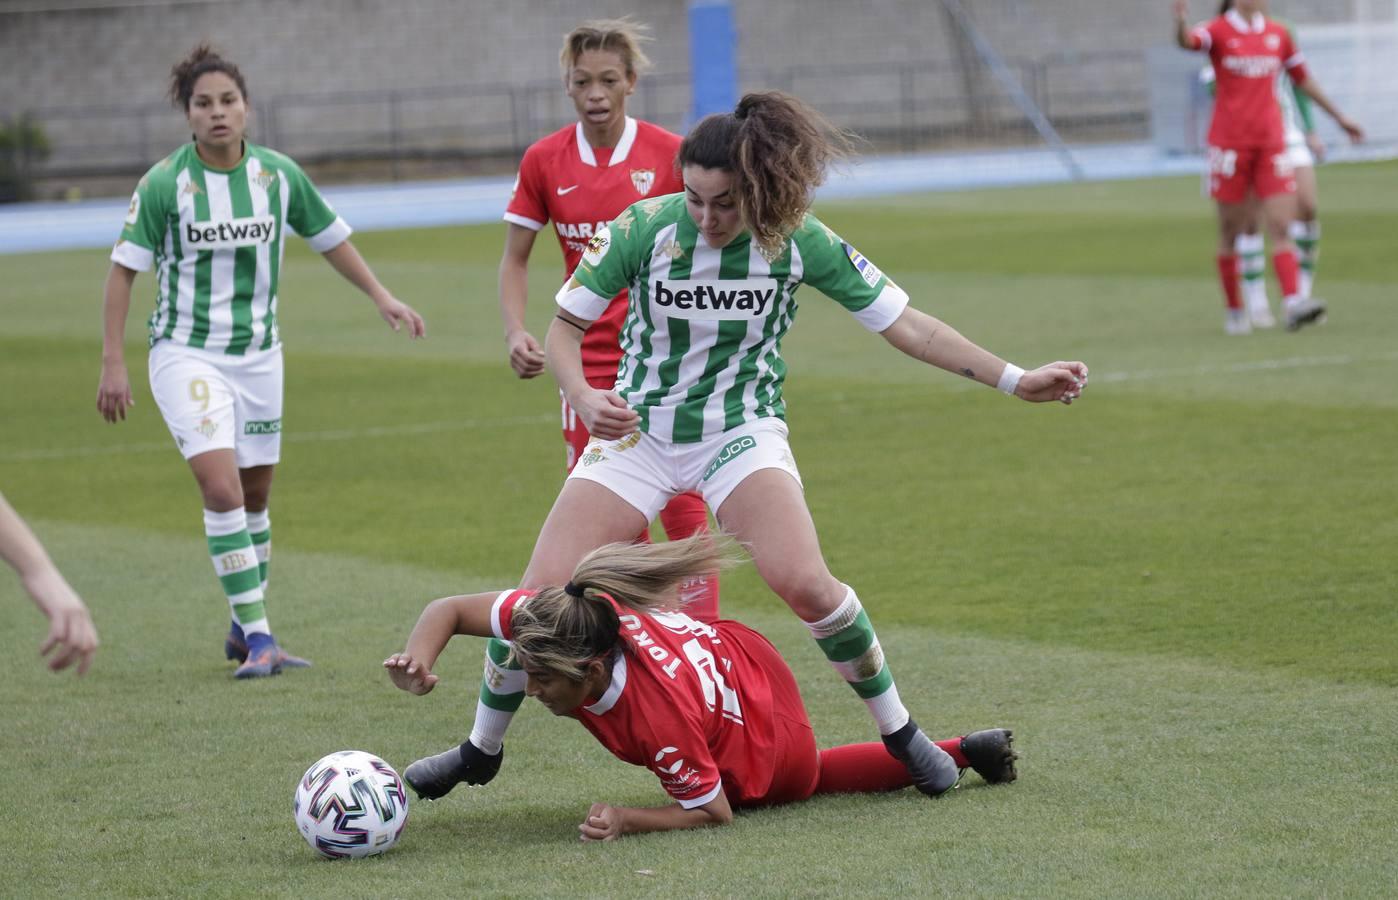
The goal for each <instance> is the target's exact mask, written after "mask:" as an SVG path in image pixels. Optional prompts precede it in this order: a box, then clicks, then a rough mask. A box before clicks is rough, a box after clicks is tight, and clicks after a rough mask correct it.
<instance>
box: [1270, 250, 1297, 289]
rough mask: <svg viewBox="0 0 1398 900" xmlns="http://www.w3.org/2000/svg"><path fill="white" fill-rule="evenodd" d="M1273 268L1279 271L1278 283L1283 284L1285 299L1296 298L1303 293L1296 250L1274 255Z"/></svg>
mask: <svg viewBox="0 0 1398 900" xmlns="http://www.w3.org/2000/svg"><path fill="white" fill-rule="evenodd" d="M1272 268H1274V269H1276V270H1277V281H1279V282H1281V289H1282V296H1283V297H1294V296H1296V295H1297V294H1299V293H1300V292H1301V287H1300V275H1299V269H1300V267H1299V266H1298V265H1297V263H1296V251H1295V250H1283V251H1282V252H1281V253H1273V254H1272Z"/></svg>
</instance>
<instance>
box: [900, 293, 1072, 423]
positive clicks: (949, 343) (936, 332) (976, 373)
mask: <svg viewBox="0 0 1398 900" xmlns="http://www.w3.org/2000/svg"><path fill="white" fill-rule="evenodd" d="M883 337H884V340H886V341H888V342H889V343H890V344H892V345H893V346H894V347H896V348H898V349H899V350H901V351H902V352H903V353H906V354H907V355H908V356H911V357H912V358H913V359H916V360H920V361H922V362H925V363H927V364H928V365H933V366H936V367H937V368H939V369H945V370H947V371H948V372H955V373H957V374H958V375H963V376H965V377H966V378H969V379H971V380H972V381H978V382H980V383H981V384H984V385H988V386H991V387H998V388H999V389H1000V390H1002V391H1005V392H1006V393H1010V394H1014V396H1016V397H1019V398H1020V399H1022V400H1028V401H1030V402H1031V403H1043V402H1045V401H1049V400H1058V401H1060V402H1062V403H1072V402H1073V401H1074V400H1076V399H1077V398H1078V397H1080V396H1082V392H1083V389H1084V388H1086V387H1087V366H1085V365H1083V364H1082V363H1080V362H1055V363H1049V364H1048V365H1046V366H1041V367H1040V368H1038V369H1034V370H1033V371H1031V372H1024V371H1023V370H1021V369H1019V367H1018V366H1010V365H1009V364H1008V363H1006V362H1005V361H1004V360H1003V359H1001V358H1000V357H998V356H996V355H995V354H993V353H991V352H990V351H988V350H984V349H982V348H981V347H979V346H977V345H976V344H974V343H972V342H971V341H969V340H967V339H966V338H965V337H963V336H962V335H961V334H960V332H958V331H957V330H956V329H955V328H952V327H951V326H950V325H948V324H946V323H945V322H943V321H941V320H940V319H937V318H934V317H932V316H929V315H928V314H927V313H925V312H922V311H921V310H918V309H914V308H913V307H911V306H909V307H907V308H905V309H904V310H903V313H902V315H900V316H899V317H898V318H897V320H895V321H894V323H893V324H892V325H890V326H889V327H888V328H887V329H885V330H884V331H883Z"/></svg>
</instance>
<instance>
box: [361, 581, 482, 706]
mask: <svg viewBox="0 0 1398 900" xmlns="http://www.w3.org/2000/svg"><path fill="white" fill-rule="evenodd" d="M499 595H500V593H499V591H492V592H490V593H485V594H465V595H458V596H455V597H442V598H440V599H438V600H433V601H432V602H431V603H429V604H427V608H426V609H424V610H423V611H422V615H420V616H418V619H417V624H416V625H414V626H413V632H412V634H410V635H408V646H407V647H406V648H404V650H403V652H401V653H395V654H393V655H392V656H390V657H389V658H388V659H386V660H384V661H383V667H384V668H385V669H387V670H388V677H389V678H391V679H392V680H393V683H394V685H395V686H397V687H398V688H400V689H401V690H405V691H408V692H409V693H412V694H425V693H427V692H428V691H430V690H432V688H434V687H435V686H436V685H437V680H438V679H437V676H436V675H434V674H432V667H433V666H434V665H436V664H437V657H438V656H441V655H442V650H443V649H444V648H445V647H446V646H447V641H449V640H451V638H452V635H457V634H473V635H475V636H477V637H493V636H494V632H492V631H491V629H490V609H491V607H492V606H493V605H494V604H495V598H496V597H498V596H499Z"/></svg>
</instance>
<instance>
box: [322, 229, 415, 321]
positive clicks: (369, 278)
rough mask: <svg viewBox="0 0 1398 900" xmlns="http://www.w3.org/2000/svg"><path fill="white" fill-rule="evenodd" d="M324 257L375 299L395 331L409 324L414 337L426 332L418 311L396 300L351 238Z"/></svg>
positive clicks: (380, 311) (347, 279)
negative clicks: (380, 281) (375, 275)
mask: <svg viewBox="0 0 1398 900" xmlns="http://www.w3.org/2000/svg"><path fill="white" fill-rule="evenodd" d="M323 255H324V256H325V261H326V262H328V263H330V267H331V268H333V269H334V270H335V271H336V272H339V273H340V274H341V275H342V276H343V277H344V279H345V280H346V281H348V282H349V283H350V284H352V285H354V286H355V287H357V288H359V289H360V290H361V291H363V292H364V293H365V294H367V295H368V296H369V299H370V300H373V301H374V306H376V307H378V310H379V315H381V316H383V320H384V321H385V322H387V323H388V324H389V325H391V326H392V327H393V330H394V331H398V330H399V329H400V328H402V327H403V326H404V325H407V326H408V334H409V335H410V336H412V337H415V338H420V337H422V336H423V335H425V334H426V333H427V326H426V325H424V324H423V321H422V316H420V315H418V314H417V311H416V310H414V309H413V308H412V307H411V306H409V305H408V304H406V303H404V302H403V301H402V300H399V299H398V298H397V297H395V296H393V295H392V294H390V293H389V292H388V288H386V287H384V286H383V285H382V284H380V283H379V280H378V279H377V278H375V277H374V273H373V271H372V270H370V268H369V264H368V263H366V262H365V261H364V257H362V256H360V255H359V251H358V250H356V249H355V247H354V244H353V243H351V242H350V241H343V242H341V243H340V244H338V245H336V246H335V247H334V248H333V249H331V250H327V251H325V253H324V254H323Z"/></svg>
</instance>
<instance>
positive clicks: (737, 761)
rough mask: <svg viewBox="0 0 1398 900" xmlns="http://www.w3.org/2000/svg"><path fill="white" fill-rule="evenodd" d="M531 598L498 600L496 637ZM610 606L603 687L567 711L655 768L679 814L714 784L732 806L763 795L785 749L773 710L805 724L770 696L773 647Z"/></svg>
mask: <svg viewBox="0 0 1398 900" xmlns="http://www.w3.org/2000/svg"><path fill="white" fill-rule="evenodd" d="M530 596H531V593H530V592H529V591H505V592H504V593H502V594H500V596H499V597H498V598H496V601H495V606H494V607H493V609H492V610H491V628H492V629H493V630H494V632H495V635H496V637H498V638H500V639H501V640H509V639H510V633H511V632H510V617H511V616H512V615H513V614H514V610H515V607H516V605H517V604H519V603H522V602H527V600H528V598H529V597H530ZM612 606H613V607H614V608H615V609H616V611H617V615H618V616H619V617H620V619H621V629H620V633H621V635H622V637H623V638H624V639H625V640H624V647H625V649H624V651H623V652H621V653H618V654H617V657H616V660H615V662H614V663H613V664H612V682H611V685H610V686H609V687H608V688H607V690H606V691H605V692H603V694H602V696H601V697H600V698H599V699H598V700H597V702H596V703H593V704H591V705H588V706H583V707H579V708H578V709H577V710H576V711H575V715H576V716H577V718H578V720H579V721H580V722H582V724H583V727H584V728H586V729H587V730H588V731H590V732H592V734H593V736H594V737H596V738H597V740H598V741H599V742H601V744H602V746H604V747H606V748H607V749H608V750H610V751H612V753H613V754H615V755H616V757H617V758H618V759H621V760H624V761H625V762H628V763H631V764H632V765H636V766H644V767H645V768H647V769H650V770H651V771H652V772H654V773H655V775H656V777H657V778H659V779H660V783H661V784H662V785H663V786H664V788H665V791H666V792H667V793H668V794H669V795H670V796H671V797H672V798H674V799H675V800H676V801H677V802H678V803H679V804H680V805H681V806H683V807H684V808H685V809H693V808H694V807H696V806H702V805H703V804H705V803H708V802H709V801H710V800H713V799H714V797H716V796H718V791H719V788H720V787H722V788H723V790H724V792H725V794H726V795H727V797H728V801H729V803H730V805H732V806H734V807H737V806H744V805H750V804H751V803H752V802H753V801H757V800H760V799H762V798H763V797H765V796H766V795H767V793H768V789H769V788H771V787H772V781H773V775H774V774H775V772H776V767H777V766H778V765H779V764H780V763H781V756H780V751H781V750H783V749H784V748H781V747H778V746H777V740H776V722H777V716H778V714H779V713H780V714H781V715H782V716H784V717H785V718H787V719H796V720H798V721H800V722H803V723H804V722H806V721H807V720H806V712H805V709H804V708H803V707H802V706H801V701H800V696H799V695H796V696H789V695H788V694H787V692H786V691H784V690H781V689H780V687H778V690H777V691H776V692H774V691H773V683H772V680H771V679H769V677H768V670H767V666H770V665H773V664H781V663H780V657H778V656H777V651H776V649H775V648H774V647H773V646H772V645H771V644H770V643H769V642H768V641H767V639H766V638H765V637H763V636H762V635H760V634H758V633H757V632H756V631H753V630H752V629H751V628H748V627H747V626H745V625H741V624H739V623H738V622H729V621H722V620H721V621H718V622H715V623H714V624H713V625H711V626H710V625H705V624H704V623H703V622H698V621H696V620H694V619H691V618H690V617H689V616H687V615H685V614H683V613H660V612H656V613H649V614H647V613H642V612H637V611H635V610H633V609H631V608H629V607H627V606H623V605H621V604H619V603H615V602H613V604H612ZM774 661H775V662H774ZM793 687H794V683H793ZM792 707H794V708H792Z"/></svg>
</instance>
